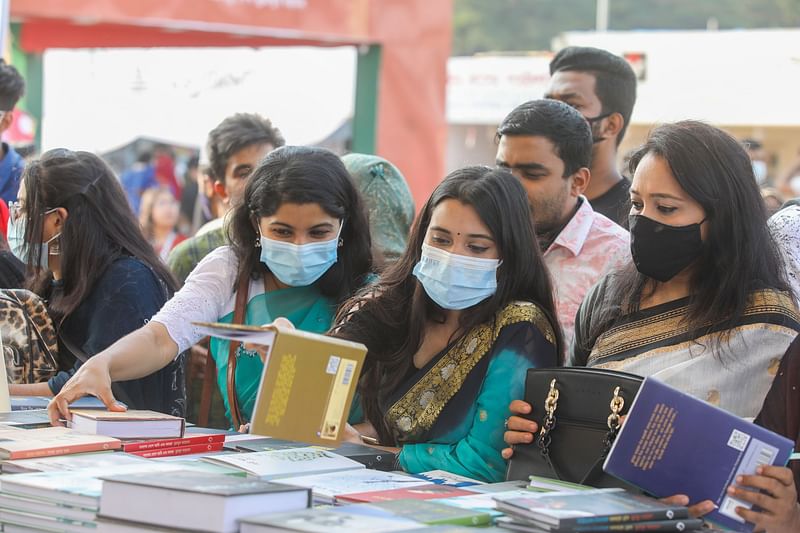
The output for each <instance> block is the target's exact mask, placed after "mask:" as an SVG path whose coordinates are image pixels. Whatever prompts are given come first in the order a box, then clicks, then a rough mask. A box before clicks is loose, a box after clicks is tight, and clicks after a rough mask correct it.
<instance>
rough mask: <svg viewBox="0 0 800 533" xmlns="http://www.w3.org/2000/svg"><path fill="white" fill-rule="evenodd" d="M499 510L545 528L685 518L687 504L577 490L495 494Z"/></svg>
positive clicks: (618, 491) (622, 492)
mask: <svg viewBox="0 0 800 533" xmlns="http://www.w3.org/2000/svg"><path fill="white" fill-rule="evenodd" d="M495 500H497V510H498V511H502V512H504V513H506V514H507V515H510V516H511V517H512V518H517V519H522V520H521V521H523V522H525V521H529V522H532V523H533V524H532V525H536V526H537V527H542V528H544V529H556V530H570V531H571V530H573V529H574V528H575V527H581V526H589V525H592V526H595V525H602V524H609V523H626V522H654V521H659V520H675V519H683V518H687V517H688V516H689V510H688V509H687V508H686V507H681V506H674V505H667V504H665V503H661V502H659V501H657V500H654V499H653V498H648V497H646V496H640V495H635V494H631V493H629V492H627V491H625V490H623V489H594V490H587V491H583V492H574V493H558V492H551V493H534V494H531V495H530V496H527V497H522V498H520V497H511V498H505V497H502V496H495Z"/></svg>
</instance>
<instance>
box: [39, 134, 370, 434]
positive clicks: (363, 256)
mask: <svg viewBox="0 0 800 533" xmlns="http://www.w3.org/2000/svg"><path fill="white" fill-rule="evenodd" d="M248 174H249V172H248ZM228 232H229V238H230V242H231V244H230V245H229V246H222V247H220V248H218V249H216V250H214V251H213V252H212V253H210V254H209V255H208V256H206V257H205V258H204V259H203V260H202V261H201V262H200V264H199V265H198V266H197V268H195V269H194V270H193V271H192V273H191V274H190V275H189V277H188V278H187V280H186V283H185V284H184V286H183V288H182V289H181V290H180V291H178V292H177V293H176V294H175V296H174V297H173V298H172V299H171V300H170V301H169V302H167V304H166V305H165V306H164V307H163V308H162V309H161V310H160V311H159V312H158V313H156V315H155V316H154V317H153V318H152V320H150V322H148V323H147V324H146V325H145V326H144V327H142V328H140V329H138V330H137V331H134V332H133V333H131V334H130V335H128V336H126V337H124V338H123V339H121V340H120V341H119V342H117V343H115V344H113V345H112V346H111V347H109V348H108V349H106V350H105V351H103V352H102V353H100V354H99V355H97V356H95V357H93V358H92V359H91V360H90V361H89V362H88V363H87V364H85V365H84V366H83V367H82V368H81V369H80V371H79V372H78V373H77V374H75V376H74V377H73V378H72V379H71V380H70V381H69V383H68V384H67V385H66V387H64V389H63V390H62V391H61V393H60V394H59V395H58V396H56V398H55V400H54V402H52V403H51V416H52V417H53V420H54V421H55V422H57V420H58V416H59V415H58V414H57V412H58V411H60V413H61V414H62V415H65V416H68V411H69V409H68V407H67V406H68V404H69V402H70V401H72V400H74V399H76V398H78V397H80V396H83V395H86V394H93V395H95V396H97V397H98V398H100V399H101V400H102V401H103V402H105V404H106V405H107V406H109V408H111V409H120V408H119V407H118V406H116V405H115V399H114V397H113V395H112V392H111V389H110V383H111V382H112V381H124V380H129V379H135V378H138V377H140V376H144V375H147V374H150V373H152V372H154V371H157V370H158V369H160V368H163V367H164V366H165V365H168V364H170V362H171V361H173V360H174V359H175V357H176V356H177V355H178V354H179V353H181V352H182V351H184V350H186V349H188V348H189V347H190V346H191V345H192V344H194V343H196V342H197V341H199V340H200V338H201V337H202V335H201V334H200V333H199V332H198V331H197V330H196V328H195V327H194V326H193V325H192V322H195V321H205V322H228V323H230V322H232V321H233V316H234V313H235V306H236V301H237V294H239V293H242V294H244V293H243V291H247V292H246V306H245V308H244V322H245V323H246V324H251V325H262V324H266V323H268V322H271V321H273V320H275V319H276V318H279V317H281V318H286V319H288V320H290V321H291V322H292V323H294V324H296V325H297V327H298V328H299V329H301V330H303V331H310V332H314V333H323V332H325V331H327V330H328V329H330V327H331V324H332V321H333V318H334V314H335V311H336V308H337V307H338V305H339V304H340V303H341V302H343V301H344V300H345V299H347V298H349V297H350V296H352V295H353V294H354V293H355V292H356V290H357V289H358V288H360V287H361V285H362V284H364V283H365V282H366V281H367V278H368V276H369V275H370V273H371V269H372V251H371V241H370V234H369V222H368V220H367V215H366V210H365V209H364V207H363V204H362V200H361V197H360V195H359V193H358V190H357V189H356V187H355V185H354V184H353V180H352V178H351V177H350V175H349V174H348V173H347V170H346V169H345V167H344V164H343V163H342V161H341V160H340V159H339V157H337V156H336V155H335V154H334V153H333V152H330V151H328V150H325V149H322V148H305V147H296V146H286V147H283V148H280V149H277V150H275V151H273V152H271V153H270V154H269V155H268V156H267V157H266V158H265V159H263V160H262V161H261V163H259V165H258V166H257V167H256V169H255V170H254V171H253V175H252V176H251V178H250V179H249V180H248V182H247V186H246V187H245V190H244V194H243V201H241V202H238V203H237V204H236V205H235V207H234V209H233V212H232V216H231V221H230V226H229V227H228ZM211 353H212V355H213V357H214V360H215V362H216V367H217V371H218V384H219V388H220V391H221V394H222V397H223V400H224V403H225V406H226V409H227V410H228V411H229V413H230V401H229V398H228V394H227V367H228V355H229V345H228V342H227V341H225V340H221V339H212V341H211ZM262 369H263V363H262V361H261V359H260V358H259V357H257V354H255V353H251V352H249V351H248V350H245V349H243V348H240V350H239V356H238V363H237V367H236V378H235V381H236V391H235V392H236V399H237V403H238V405H239V406H240V409H241V413H242V415H243V418H244V420H245V421H246V420H248V419H249V418H250V415H251V414H252V409H253V406H254V404H255V399H256V393H257V389H258V384H259V380H260V378H261V373H262ZM234 422H236V423H238V422H239V421H236V420H234ZM235 427H237V428H238V425H236V426H235Z"/></svg>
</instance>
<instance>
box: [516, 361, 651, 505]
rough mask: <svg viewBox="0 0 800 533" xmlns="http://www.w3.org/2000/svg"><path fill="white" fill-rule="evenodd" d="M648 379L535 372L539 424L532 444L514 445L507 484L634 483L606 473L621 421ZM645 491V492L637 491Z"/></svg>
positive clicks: (597, 372)
mask: <svg viewBox="0 0 800 533" xmlns="http://www.w3.org/2000/svg"><path fill="white" fill-rule="evenodd" d="M642 380H643V378H642V377H641V376H636V375H633V374H627V373H625V372H614V371H611V370H602V369H597V368H582V367H581V368H579V367H572V368H532V369H530V370H528V374H527V376H526V379H525V401H526V402H528V403H529V404H531V406H532V407H533V410H532V412H531V414H530V415H528V416H527V417H526V418H528V419H530V420H533V421H535V422H536V424H537V425H538V426H539V430H538V432H537V433H536V435H535V439H534V441H533V442H532V443H530V444H523V445H516V446H514V455H513V457H512V458H511V461H510V462H509V464H508V470H507V472H506V479H507V480H509V481H510V480H520V479H524V480H527V479H528V477H529V476H531V475H535V476H543V477H548V478H554V479H560V480H562V481H569V482H571V483H581V484H584V485H591V486H593V487H622V488H626V489H631V490H634V491H636V490H635V489H633V488H632V487H631V486H630V485H627V484H625V483H624V482H622V481H620V480H618V479H616V478H614V477H612V476H610V475H608V474H606V473H605V472H603V461H604V460H605V458H606V455H608V452H609V450H610V449H611V445H612V444H613V443H614V439H615V438H616V436H617V432H618V431H619V428H620V425H621V420H620V417H622V416H624V415H625V414H627V412H628V409H629V408H630V406H631V404H632V403H633V399H634V398H635V397H636V393H637V392H638V391H639V387H640V386H641V384H642ZM636 492H639V491H636Z"/></svg>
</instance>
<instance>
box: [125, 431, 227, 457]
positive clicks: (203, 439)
mask: <svg viewBox="0 0 800 533" xmlns="http://www.w3.org/2000/svg"><path fill="white" fill-rule="evenodd" d="M218 442H225V435H198V436H196V437H184V438H182V439H165V440H151V441H140V442H125V443H123V444H122V451H123V452H126V453H135V452H144V451H148V450H160V449H164V448H177V447H179V446H197V445H200V444H215V443H218Z"/></svg>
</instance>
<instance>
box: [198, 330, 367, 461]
mask: <svg viewBox="0 0 800 533" xmlns="http://www.w3.org/2000/svg"><path fill="white" fill-rule="evenodd" d="M195 325H197V326H199V327H200V329H201V331H202V332H203V333H204V334H206V335H209V336H214V337H220V338H225V339H229V340H235V341H240V342H243V343H252V344H263V345H267V346H269V349H268V352H267V362H266V364H265V365H264V373H263V374H262V376H261V385H260V387H259V391H258V396H257V397H256V404H255V408H254V409H253V417H252V420H251V421H250V433H253V434H256V435H264V436H268V437H274V438H278V439H285V440H292V441H299V442H306V443H309V444H318V445H325V446H336V445H338V443H339V442H340V441H341V437H342V434H343V431H344V427H345V424H346V423H347V415H348V414H349V412H350V404H351V403H352V401H353V396H354V395H355V390H356V383H357V382H358V378H359V376H360V374H361V368H362V367H363V365H364V358H365V357H366V354H367V348H366V346H364V345H363V344H360V343H355V342H349V341H346V340H342V339H337V338H334V337H327V336H325V335H317V334H315V333H308V332H305V331H299V330H294V329H286V328H279V327H272V326H269V327H254V326H241V325H235V324H218V323H195Z"/></svg>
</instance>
